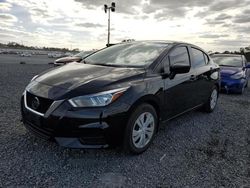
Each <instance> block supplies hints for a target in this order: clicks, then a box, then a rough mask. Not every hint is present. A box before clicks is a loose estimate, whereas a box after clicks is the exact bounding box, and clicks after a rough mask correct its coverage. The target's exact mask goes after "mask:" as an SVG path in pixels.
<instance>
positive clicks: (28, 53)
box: [20, 52, 32, 57]
mask: <svg viewBox="0 0 250 188" xmlns="http://www.w3.org/2000/svg"><path fill="white" fill-rule="evenodd" d="M20 56H21V57H31V56H32V54H31V53H30V52H23V53H21V54H20Z"/></svg>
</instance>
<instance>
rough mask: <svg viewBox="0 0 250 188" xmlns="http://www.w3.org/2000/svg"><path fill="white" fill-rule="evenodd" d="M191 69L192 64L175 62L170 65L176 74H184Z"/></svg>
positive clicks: (172, 71)
mask: <svg viewBox="0 0 250 188" xmlns="http://www.w3.org/2000/svg"><path fill="white" fill-rule="evenodd" d="M189 71H190V65H187V64H181V63H180V64H179V63H178V64H174V65H172V66H170V72H171V73H174V74H184V73H188V72H189Z"/></svg>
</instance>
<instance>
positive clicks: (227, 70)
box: [220, 66, 242, 76]
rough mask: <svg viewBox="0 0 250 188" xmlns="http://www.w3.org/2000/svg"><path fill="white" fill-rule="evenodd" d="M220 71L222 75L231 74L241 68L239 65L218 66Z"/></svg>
mask: <svg viewBox="0 0 250 188" xmlns="http://www.w3.org/2000/svg"><path fill="white" fill-rule="evenodd" d="M220 70H221V71H220V72H221V75H222V76H231V75H233V74H235V73H237V72H240V71H242V68H240V67H226V66H220Z"/></svg>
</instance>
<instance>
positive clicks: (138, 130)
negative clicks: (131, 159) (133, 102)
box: [124, 104, 158, 154]
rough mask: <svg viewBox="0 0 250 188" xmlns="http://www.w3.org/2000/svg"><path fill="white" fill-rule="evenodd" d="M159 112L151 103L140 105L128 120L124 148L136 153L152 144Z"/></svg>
mask: <svg viewBox="0 0 250 188" xmlns="http://www.w3.org/2000/svg"><path fill="white" fill-rule="evenodd" d="M157 118H158V117H157V113H156V111H155V109H154V107H153V106H151V105H150V104H141V105H139V106H138V107H137V108H136V109H135V110H134V111H133V112H132V113H131V116H130V118H129V120H128V123H127V126H126V130H125V135H124V149H125V150H126V151H128V152H132V153H134V154H140V153H142V152H144V151H145V150H146V149H147V148H148V147H149V145H150V144H151V142H152V140H153V138H154V135H155V132H156V127H157V123H158V119H157Z"/></svg>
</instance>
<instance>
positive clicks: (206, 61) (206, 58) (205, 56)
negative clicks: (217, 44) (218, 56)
mask: <svg viewBox="0 0 250 188" xmlns="http://www.w3.org/2000/svg"><path fill="white" fill-rule="evenodd" d="M203 55H204V58H205V63H206V64H208V62H209V59H208V56H207V54H204V53H203Z"/></svg>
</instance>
